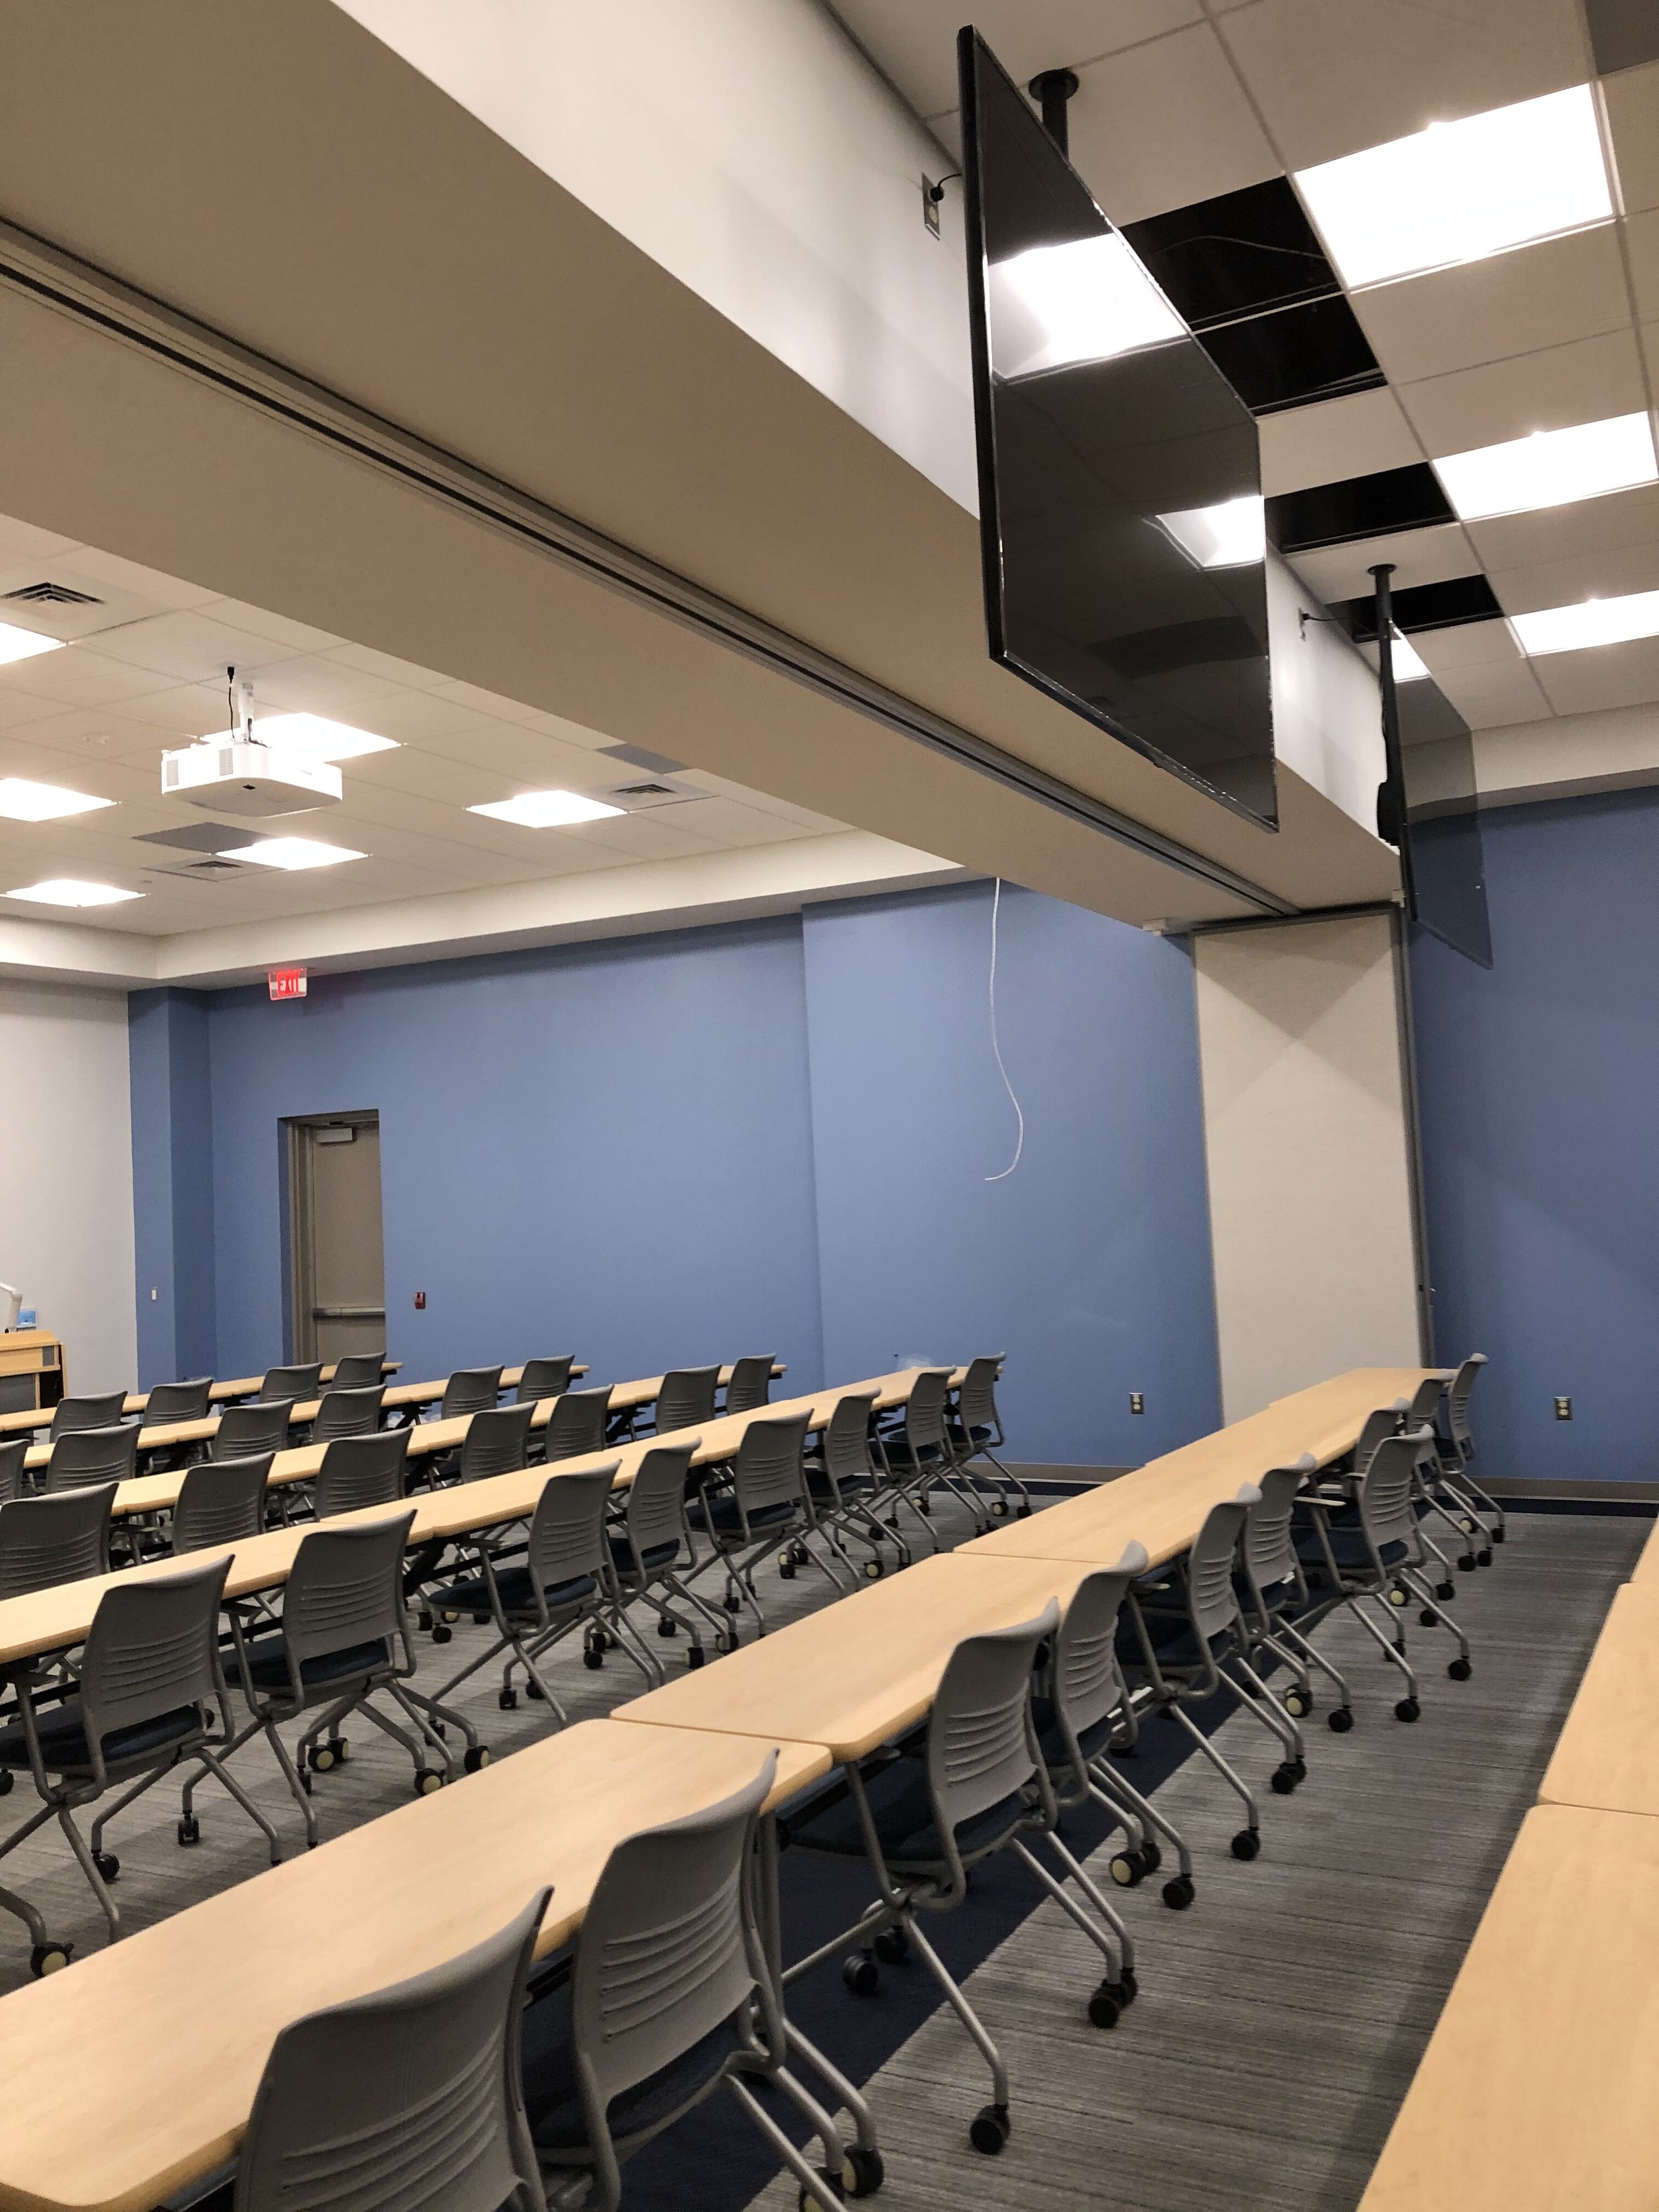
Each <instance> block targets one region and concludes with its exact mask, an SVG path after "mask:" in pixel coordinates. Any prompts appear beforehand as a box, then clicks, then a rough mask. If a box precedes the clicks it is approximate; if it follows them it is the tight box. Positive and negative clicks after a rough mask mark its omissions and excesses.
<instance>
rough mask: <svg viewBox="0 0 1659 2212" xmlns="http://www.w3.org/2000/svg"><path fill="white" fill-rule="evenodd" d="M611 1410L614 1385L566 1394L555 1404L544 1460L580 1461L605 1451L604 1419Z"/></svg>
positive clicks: (554, 1402) (544, 1444) (555, 1401)
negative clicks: (597, 1452) (588, 1455)
mask: <svg viewBox="0 0 1659 2212" xmlns="http://www.w3.org/2000/svg"><path fill="white" fill-rule="evenodd" d="M610 1410H611V1385H610V1384H609V1383H603V1384H601V1386H600V1387H599V1389H597V1390H567V1391H565V1392H564V1393H563V1395H562V1396H560V1397H558V1398H556V1399H555V1400H554V1401H553V1410H552V1412H551V1413H550V1414H549V1415H548V1417H547V1426H546V1427H545V1428H544V1430H543V1431H542V1435H543V1437H544V1443H543V1446H542V1457H543V1458H544V1459H548V1460H554V1459H580V1458H581V1457H582V1456H583V1455H584V1454H585V1453H587V1452H596V1451H603V1450H604V1449H605V1415H606V1414H607V1413H609V1412H610Z"/></svg>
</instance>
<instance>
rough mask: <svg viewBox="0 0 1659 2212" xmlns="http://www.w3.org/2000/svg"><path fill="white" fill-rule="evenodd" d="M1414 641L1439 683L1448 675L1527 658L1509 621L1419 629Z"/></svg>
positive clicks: (1510, 663)
mask: <svg viewBox="0 0 1659 2212" xmlns="http://www.w3.org/2000/svg"><path fill="white" fill-rule="evenodd" d="M1412 643H1413V645H1414V646H1415V647H1416V648H1417V651H1418V653H1419V655H1420V656H1421V658H1422V660H1423V664H1424V665H1425V667H1426V668H1427V670H1428V671H1429V673H1430V675H1431V676H1432V677H1433V678H1434V679H1435V681H1436V683H1439V682H1440V680H1441V678H1443V677H1445V676H1456V675H1461V674H1463V673H1465V672H1467V671H1468V670H1470V669H1474V668H1493V667H1504V666H1506V665H1512V664H1514V663H1516V662H1517V661H1519V660H1521V659H1522V658H1523V656H1522V651H1521V647H1520V646H1519V645H1518V644H1517V643H1516V635H1515V632H1514V631H1513V630H1512V629H1510V626H1509V624H1508V623H1506V622H1472V623H1452V624H1451V625H1450V626H1449V628H1448V629H1425V630H1416V631H1413V635H1412Z"/></svg>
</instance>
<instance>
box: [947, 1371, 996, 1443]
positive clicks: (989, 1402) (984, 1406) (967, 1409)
mask: <svg viewBox="0 0 1659 2212" xmlns="http://www.w3.org/2000/svg"><path fill="white" fill-rule="evenodd" d="M1005 1358H1006V1353H1004V1352H997V1353H996V1354H995V1355H994V1357H991V1358H985V1357H981V1358H978V1359H970V1360H969V1363H968V1365H967V1367H966V1369H965V1370H963V1377H962V1383H961V1386H960V1387H959V1389H957V1418H958V1419H959V1420H960V1421H961V1423H962V1425H963V1428H964V1429H965V1430H966V1431H967V1432H968V1434H969V1437H972V1435H973V1434H974V1432H975V1430H977V1429H988V1430H989V1431H991V1432H992V1433H993V1434H997V1433H999V1432H1000V1430H1001V1427H1002V1420H1001V1417H1000V1414H999V1413H998V1412H997V1388H996V1386H997V1377H998V1376H999V1375H1000V1374H1001V1372H1002V1363H1003V1360H1004V1359H1005Z"/></svg>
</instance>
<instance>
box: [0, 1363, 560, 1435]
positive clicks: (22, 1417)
mask: <svg viewBox="0 0 1659 2212" xmlns="http://www.w3.org/2000/svg"><path fill="white" fill-rule="evenodd" d="M402 1364H403V1362H402V1361H401V1360H398V1359H383V1360H382V1361H381V1362H380V1372H381V1374H382V1375H395V1374H396V1373H397V1372H398V1369H399V1367H401V1366H402ZM574 1371H578V1372H580V1373H581V1374H584V1375H585V1374H586V1372H587V1370H586V1368H582V1369H580V1370H574ZM264 1379H265V1378H264V1376H263V1375H241V1376H236V1377H235V1378H234V1380H233V1381H231V1382H228V1383H215V1384H214V1386H213V1388H212V1389H211V1390H210V1391H209V1393H208V1403H209V1404H210V1406H225V1405H229V1404H231V1403H233V1402H234V1401H235V1400H236V1399H238V1398H252V1396H253V1395H255V1394H256V1393H257V1391H258V1389H259V1386H260V1384H261V1383H263V1382H264ZM322 1379H323V1381H324V1382H325V1383H331V1382H332V1381H333V1380H334V1368H333V1364H332V1363H331V1364H329V1365H328V1366H326V1367H325V1368H324V1370H323V1376H322ZM442 1388H443V1386H442V1385H441V1384H440V1385H439V1394H440V1395H442ZM148 1405H149V1391H148V1390H129V1391H128V1393H127V1395H126V1396H125V1398H124V1399H123V1400H122V1401H121V1411H122V1412H123V1413H143V1410H144V1408H145V1407H147V1406H148ZM57 1410H58V1409H57V1407H55V1406H46V1407H42V1408H41V1409H40V1411H39V1412H38V1413H0V1436H15V1435H16V1434H17V1433H18V1431H20V1430H24V1429H44V1428H46V1426H47V1425H49V1424H50V1422H51V1420H52V1415H53V1414H54V1413H56V1412H57ZM309 1418H310V1416H309V1415H307V1419H309Z"/></svg>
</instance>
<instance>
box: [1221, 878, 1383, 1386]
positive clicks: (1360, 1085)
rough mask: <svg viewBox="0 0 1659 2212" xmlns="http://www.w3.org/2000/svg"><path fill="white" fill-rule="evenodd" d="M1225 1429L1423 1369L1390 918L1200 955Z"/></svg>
mask: <svg viewBox="0 0 1659 2212" xmlns="http://www.w3.org/2000/svg"><path fill="white" fill-rule="evenodd" d="M1194 965H1195V969H1196V974H1197V988H1198V1035H1199V1051H1200V1061H1201V1066H1202V1071H1203V1085H1204V1135H1205V1148H1206V1159H1207V1164H1208V1169H1209V1178H1210V1222H1211V1237H1212V1248H1213V1253H1214V1265H1215V1291H1216V1318H1217V1325H1218V1334H1219V1338H1220V1348H1221V1396H1222V1407H1223V1411H1224V1416H1225V1419H1227V1420H1229V1421H1236V1420H1238V1419H1242V1418H1243V1416H1244V1415H1245V1414H1247V1413H1255V1412H1256V1411H1258V1410H1259V1409H1260V1408H1261V1407H1263V1406H1265V1405H1267V1403H1268V1402H1269V1401H1270V1400H1272V1399H1274V1398H1279V1397H1283V1396H1284V1395H1285V1394H1286V1393H1287V1392H1289V1391H1291V1390H1297V1389H1302V1388H1303V1387H1304V1385H1305V1384H1307V1383H1316V1382H1318V1381H1320V1380H1321V1379H1322V1377H1324V1376H1328V1375H1334V1374H1338V1373H1340V1372H1341V1371H1342V1370H1344V1369H1346V1368H1350V1367H1368V1366H1378V1365H1389V1364H1401V1365H1410V1364H1413V1362H1415V1361H1416V1360H1417V1359H1418V1358H1419V1357H1420V1356H1421V1355H1420V1352H1419V1322H1418V1312H1419V1307H1418V1290H1417V1260H1416V1239H1415V1235H1414V1228H1413V1224H1414V1218H1415V1214H1414V1197H1413V1177H1412V1169H1411V1160H1410V1154H1409V1150H1408V1138H1407V1094H1406V1089H1405V1082H1404V1075H1403V1069H1402V1062H1401V1045H1400V1024H1399V1019H1398V1012H1397V1005H1396V987H1397V986H1396V975H1395V957H1394V947H1393V939H1392V933H1391V926H1390V920H1389V915H1386V914H1370V915H1339V916H1336V917H1334V918H1333V919H1329V920H1321V921H1290V922H1277V923H1267V924H1263V925H1262V926H1261V927H1259V928H1256V927H1251V928H1248V929H1239V930H1228V931H1220V932H1217V933H1214V934H1211V935H1200V936H1199V937H1198V938H1197V939H1195V941H1194Z"/></svg>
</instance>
